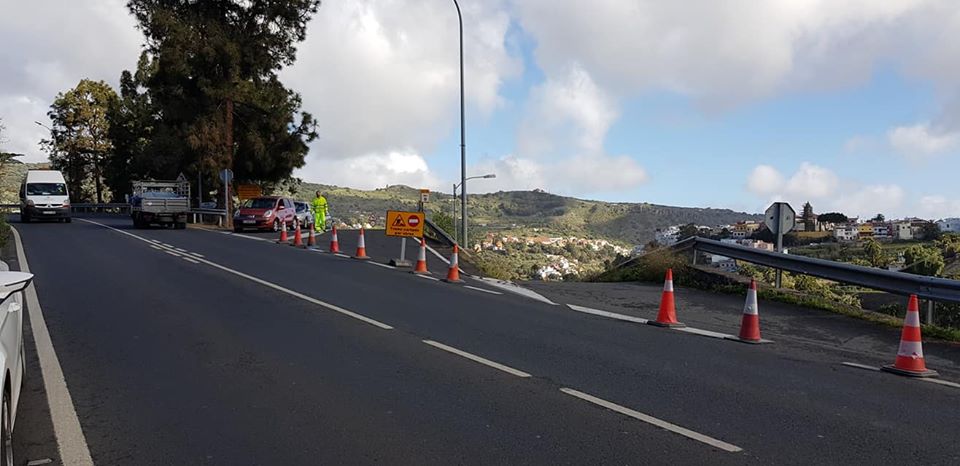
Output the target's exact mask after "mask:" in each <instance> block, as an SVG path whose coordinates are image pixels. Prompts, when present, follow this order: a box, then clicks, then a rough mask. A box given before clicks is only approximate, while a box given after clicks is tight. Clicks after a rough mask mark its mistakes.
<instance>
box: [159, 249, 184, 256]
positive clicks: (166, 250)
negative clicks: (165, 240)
mask: <svg viewBox="0 0 960 466" xmlns="http://www.w3.org/2000/svg"><path fill="white" fill-rule="evenodd" d="M163 252H165V253H167V254H170V255H171V256H173V257H181V256H180V254H177V253H175V252H173V251H171V250H169V249H164V250H163Z"/></svg>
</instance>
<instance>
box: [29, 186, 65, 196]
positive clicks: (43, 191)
mask: <svg viewBox="0 0 960 466" xmlns="http://www.w3.org/2000/svg"><path fill="white" fill-rule="evenodd" d="M27 195H28V196H66V195H67V186H66V185H65V184H63V183H29V184H27Z"/></svg>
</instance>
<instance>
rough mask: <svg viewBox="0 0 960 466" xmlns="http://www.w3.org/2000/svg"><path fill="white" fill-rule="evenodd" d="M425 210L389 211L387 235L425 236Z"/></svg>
mask: <svg viewBox="0 0 960 466" xmlns="http://www.w3.org/2000/svg"><path fill="white" fill-rule="evenodd" d="M423 223H424V218H423V212H401V211H397V210H388V211H387V236H400V237H405V238H409V237H413V238H420V237H422V236H423Z"/></svg>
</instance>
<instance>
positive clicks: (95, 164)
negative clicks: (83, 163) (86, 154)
mask: <svg viewBox="0 0 960 466" xmlns="http://www.w3.org/2000/svg"><path fill="white" fill-rule="evenodd" d="M93 176H94V177H95V178H96V180H95V181H96V183H97V204H103V173H101V171H100V161H99V160H97V159H94V161H93Z"/></svg>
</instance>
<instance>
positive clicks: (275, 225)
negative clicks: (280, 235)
mask: <svg viewBox="0 0 960 466" xmlns="http://www.w3.org/2000/svg"><path fill="white" fill-rule="evenodd" d="M273 231H274V232H278V231H280V219H279V218H278V219H275V220H274V221H273Z"/></svg>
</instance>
